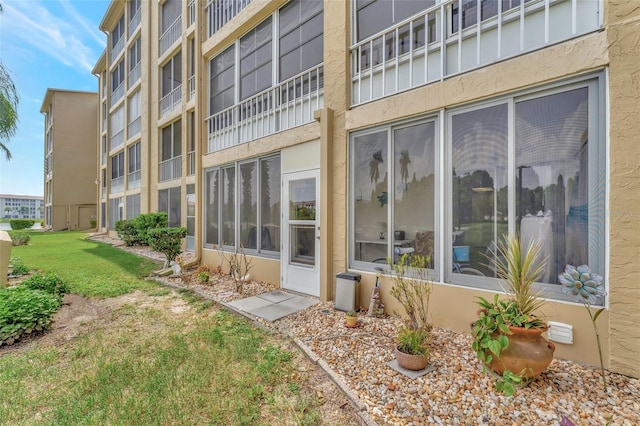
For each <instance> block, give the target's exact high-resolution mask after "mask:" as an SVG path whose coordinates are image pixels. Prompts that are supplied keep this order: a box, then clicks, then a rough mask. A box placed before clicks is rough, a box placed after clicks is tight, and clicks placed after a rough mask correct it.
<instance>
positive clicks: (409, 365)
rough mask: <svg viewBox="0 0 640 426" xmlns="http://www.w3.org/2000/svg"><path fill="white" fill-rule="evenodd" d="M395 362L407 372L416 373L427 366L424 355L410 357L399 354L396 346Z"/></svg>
mask: <svg viewBox="0 0 640 426" xmlns="http://www.w3.org/2000/svg"><path fill="white" fill-rule="evenodd" d="M396 360H397V361H398V365H399V366H400V367H402V368H406V369H407V370H413V371H418V370H422V369H424V368H425V367H426V366H427V362H428V359H427V357H426V356H424V355H411V354H407V353H404V352H401V351H400V350H399V349H398V347H397V346H396Z"/></svg>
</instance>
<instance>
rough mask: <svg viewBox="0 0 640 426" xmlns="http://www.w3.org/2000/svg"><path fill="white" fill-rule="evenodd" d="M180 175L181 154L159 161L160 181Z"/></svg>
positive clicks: (178, 177) (176, 177)
mask: <svg viewBox="0 0 640 426" xmlns="http://www.w3.org/2000/svg"><path fill="white" fill-rule="evenodd" d="M181 177H182V156H181V155H179V156H177V157H173V158H170V159H169V160H165V161H162V162H160V178H159V181H160V182H165V181H168V180H173V179H180V178H181Z"/></svg>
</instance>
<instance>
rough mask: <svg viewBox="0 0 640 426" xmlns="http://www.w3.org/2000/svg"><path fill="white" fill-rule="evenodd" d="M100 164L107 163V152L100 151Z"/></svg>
mask: <svg viewBox="0 0 640 426" xmlns="http://www.w3.org/2000/svg"><path fill="white" fill-rule="evenodd" d="M101 164H102V165H103V166H104V165H105V164H107V153H106V152H103V153H102V163H101Z"/></svg>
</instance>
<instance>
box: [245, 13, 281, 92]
mask: <svg viewBox="0 0 640 426" xmlns="http://www.w3.org/2000/svg"><path fill="white" fill-rule="evenodd" d="M272 54H273V52H272V48H271V18H270V17H269V18H268V19H265V20H264V21H263V22H262V23H261V24H259V25H258V26H257V27H255V28H254V29H252V30H251V31H249V32H248V33H247V34H246V35H245V36H244V37H242V38H241V39H240V99H246V98H248V97H250V96H252V95H255V94H256V93H258V92H261V91H263V90H264V89H266V88H268V87H271V83H272V76H271V57H272Z"/></svg>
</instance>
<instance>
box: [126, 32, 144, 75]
mask: <svg viewBox="0 0 640 426" xmlns="http://www.w3.org/2000/svg"><path fill="white" fill-rule="evenodd" d="M140 40H141V37H138V38H137V39H136V41H135V42H134V43H133V45H131V47H130V48H129V72H131V71H132V70H133V69H134V68H135V67H137V66H138V65H139V64H140V60H141V58H142V56H141V46H142V42H141V41H140Z"/></svg>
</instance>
